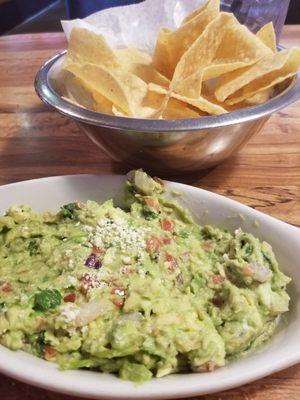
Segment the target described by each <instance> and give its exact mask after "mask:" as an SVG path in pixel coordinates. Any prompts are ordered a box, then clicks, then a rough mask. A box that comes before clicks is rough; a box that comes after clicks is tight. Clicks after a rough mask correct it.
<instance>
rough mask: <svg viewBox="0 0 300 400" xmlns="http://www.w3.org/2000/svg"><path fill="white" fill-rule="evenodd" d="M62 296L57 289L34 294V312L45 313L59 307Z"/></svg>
mask: <svg viewBox="0 0 300 400" xmlns="http://www.w3.org/2000/svg"><path fill="white" fill-rule="evenodd" d="M61 301H62V296H61V294H60V292H59V291H58V290H57V289H45V290H41V291H40V292H38V293H36V294H35V296H34V306H33V308H34V309H35V310H39V311H46V310H49V309H50V308H54V307H57V306H59V305H60V303H61Z"/></svg>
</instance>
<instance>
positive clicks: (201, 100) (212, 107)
mask: <svg viewBox="0 0 300 400" xmlns="http://www.w3.org/2000/svg"><path fill="white" fill-rule="evenodd" d="M171 97H174V98H175V99H177V100H181V101H183V102H184V103H188V104H190V105H192V106H194V107H196V108H199V110H201V111H204V112H206V113H208V114H215V115H219V114H225V113H227V110H225V108H223V107H221V106H219V105H218V104H215V103H212V102H211V101H209V100H208V99H206V98H205V97H202V96H199V97H198V98H197V99H192V98H190V97H186V96H181V95H179V94H177V93H174V92H172V93H171Z"/></svg>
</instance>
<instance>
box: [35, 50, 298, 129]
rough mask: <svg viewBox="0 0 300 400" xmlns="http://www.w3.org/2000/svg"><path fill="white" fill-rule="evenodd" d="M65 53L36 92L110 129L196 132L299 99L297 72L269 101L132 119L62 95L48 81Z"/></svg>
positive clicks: (43, 74)
mask: <svg viewBox="0 0 300 400" xmlns="http://www.w3.org/2000/svg"><path fill="white" fill-rule="evenodd" d="M278 49H279V50H282V49H283V47H282V46H278ZM66 53H67V50H64V51H62V52H60V53H58V54H56V55H55V56H53V57H52V58H50V59H48V60H47V61H46V62H45V63H44V64H43V65H42V66H41V67H40V69H39V70H38V72H37V74H36V76H35V81H34V87H35V91H36V93H37V95H38V96H39V97H40V99H41V100H42V101H43V102H44V103H45V104H47V105H49V106H52V107H54V108H55V109H56V110H57V111H59V112H60V113H61V114H64V115H66V116H69V117H71V118H74V119H75V120H77V121H79V122H83V123H86V124H91V125H96V126H101V127H106V128H110V129H123V130H127V131H142V132H145V133H157V132H182V131H190V132H193V131H199V130H203V129H209V128H218V127H224V126H230V125H235V124H239V123H243V122H248V121H253V120H255V119H259V118H263V117H267V116H269V115H270V114H272V113H273V112H276V111H279V110H280V109H282V108H284V107H286V106H288V105H289V104H291V103H294V102H295V101H297V100H299V99H300V73H298V74H296V75H295V76H294V77H293V78H292V80H291V82H290V84H289V86H288V87H287V88H286V89H285V90H283V92H282V93H280V94H278V95H277V96H275V97H273V98H272V99H270V100H269V101H267V102H265V103H262V104H259V105H256V106H250V107H247V108H244V109H241V110H237V111H232V112H229V113H226V114H220V115H210V116H206V117H200V118H188V119H176V120H175V119H174V120H162V119H161V120H160V119H145V118H131V117H120V116H116V115H110V114H103V113H99V112H96V111H92V110H88V109H86V108H83V107H81V106H78V105H76V104H73V103H71V102H69V101H67V100H65V99H63V98H62V96H60V95H59V94H58V93H57V92H56V91H55V90H54V88H53V87H52V85H51V83H50V80H49V72H50V70H51V68H52V67H53V66H54V65H55V64H56V63H57V62H58V61H59V60H60V59H61V58H62V57H64V56H65V54H66Z"/></svg>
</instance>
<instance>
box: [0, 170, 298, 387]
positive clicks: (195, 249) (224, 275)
mask: <svg viewBox="0 0 300 400" xmlns="http://www.w3.org/2000/svg"><path fill="white" fill-rule="evenodd" d="M104 190H105V188H104ZM163 192H164V186H163V184H162V182H161V181H160V180H159V179H152V178H150V177H149V176H147V175H146V174H145V173H144V172H142V171H133V172H131V173H129V177H128V180H127V182H126V184H125V188H124V199H123V200H124V201H123V202H124V207H123V208H122V209H121V208H118V207H115V206H114V204H113V201H112V200H109V201H107V202H105V203H103V204H98V203H96V202H94V201H87V202H85V203H82V202H74V203H71V204H67V205H64V206H62V207H61V209H60V210H59V211H58V212H57V213H50V212H47V213H44V214H38V213H35V212H34V211H32V210H31V209H30V208H29V207H27V206H20V207H12V208H10V209H9V210H8V211H7V212H6V213H5V215H4V216H2V217H0V343H1V344H2V345H4V346H7V347H8V348H10V349H12V350H19V349H21V350H24V351H26V352H29V353H32V354H34V355H36V356H38V357H42V358H44V359H46V360H48V361H53V362H56V363H58V364H59V366H60V367H61V368H62V369H72V368H89V369H94V370H98V371H103V372H110V373H116V374H118V375H119V376H120V377H121V378H123V379H127V380H132V381H135V382H144V381H146V380H148V379H150V378H151V377H152V376H156V377H162V376H165V375H167V374H171V373H174V372H188V371H195V372H202V371H213V370H214V369H216V368H219V367H222V366H224V365H225V364H226V363H227V362H228V361H229V360H230V359H232V358H236V357H241V356H242V355H244V354H246V353H248V352H249V351H251V350H253V349H255V348H256V347H257V346H259V345H260V344H261V343H263V342H264V341H266V340H267V339H269V338H270V336H271V335H272V334H273V332H274V328H275V325H276V321H277V319H278V316H279V315H280V314H281V313H284V312H286V311H288V304H289V296H288V294H287V292H286V285H287V283H288V282H289V281H290V279H289V278H288V277H286V276H285V275H284V274H283V273H282V272H280V270H279V267H278V263H277V261H276V258H275V256H274V253H273V251H272V248H271V246H270V245H269V244H268V243H266V242H261V241H260V240H258V239H257V238H255V237H254V236H253V235H251V234H249V233H245V232H243V231H242V230H241V229H237V230H236V231H235V232H228V231H227V230H224V229H220V228H217V227H213V226H210V225H207V226H199V225H197V224H196V223H195V222H194V221H193V219H192V217H191V216H190V215H189V213H188V211H187V210H185V209H183V208H182V207H181V206H179V205H178V204H177V203H176V202H174V201H171V200H170V196H168V197H167V196H165V195H164V193H163Z"/></svg>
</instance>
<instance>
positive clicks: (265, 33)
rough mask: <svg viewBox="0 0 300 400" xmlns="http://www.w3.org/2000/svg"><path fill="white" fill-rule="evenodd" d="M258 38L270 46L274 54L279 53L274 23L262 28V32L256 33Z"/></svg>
mask: <svg viewBox="0 0 300 400" xmlns="http://www.w3.org/2000/svg"><path fill="white" fill-rule="evenodd" d="M256 37H258V38H259V39H260V40H261V41H262V42H263V43H264V44H265V45H266V46H268V47H269V49H271V50H272V51H273V53H276V52H277V47H276V34H275V31H274V25H273V22H269V23H268V24H266V25H264V26H263V27H262V28H260V30H259V31H258V32H257V33H256Z"/></svg>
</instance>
